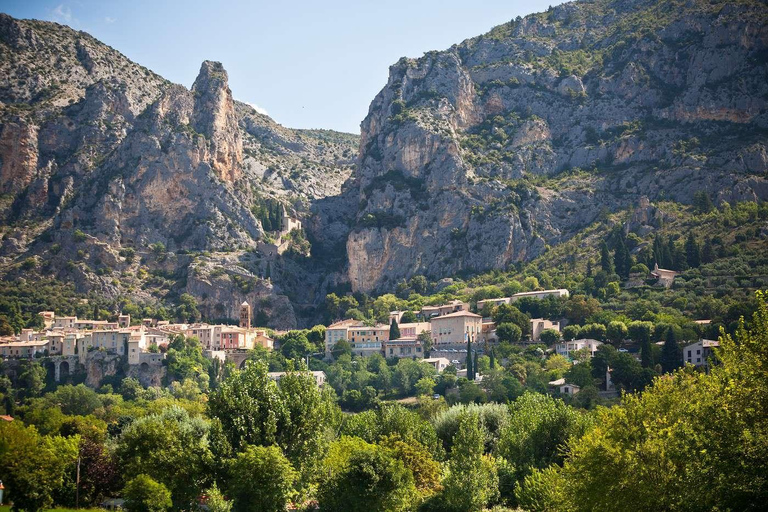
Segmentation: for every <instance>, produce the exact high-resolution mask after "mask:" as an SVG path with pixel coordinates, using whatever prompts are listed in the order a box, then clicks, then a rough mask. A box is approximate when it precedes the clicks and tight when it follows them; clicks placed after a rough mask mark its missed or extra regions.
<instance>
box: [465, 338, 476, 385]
mask: <svg viewBox="0 0 768 512" xmlns="http://www.w3.org/2000/svg"><path fill="white" fill-rule="evenodd" d="M466 364H467V378H468V379H469V380H474V377H473V376H472V372H473V368H472V342H471V341H470V340H469V338H467V362H466Z"/></svg>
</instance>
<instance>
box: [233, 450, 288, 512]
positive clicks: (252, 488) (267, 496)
mask: <svg viewBox="0 0 768 512" xmlns="http://www.w3.org/2000/svg"><path fill="white" fill-rule="evenodd" d="M231 474H232V478H231V480H230V483H229V496H230V497H231V498H232V499H233V500H234V502H235V503H234V509H235V511H236V512H250V511H253V512H256V511H263V512H281V511H283V510H285V508H286V506H287V505H288V501H289V500H290V498H291V496H292V495H293V484H294V482H295V481H296V471H294V469H293V466H292V465H291V463H290V462H289V461H288V459H287V458H286V457H285V455H283V452H282V450H280V448H279V447H277V446H248V447H247V448H246V449H245V451H244V452H243V453H241V454H239V455H238V456H237V459H235V462H234V463H233V464H232V471H231Z"/></svg>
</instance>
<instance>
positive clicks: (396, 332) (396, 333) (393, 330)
mask: <svg viewBox="0 0 768 512" xmlns="http://www.w3.org/2000/svg"><path fill="white" fill-rule="evenodd" d="M389 339H391V340H399V339H400V327H398V325H397V320H395V319H394V318H393V319H392V323H391V324H389Z"/></svg>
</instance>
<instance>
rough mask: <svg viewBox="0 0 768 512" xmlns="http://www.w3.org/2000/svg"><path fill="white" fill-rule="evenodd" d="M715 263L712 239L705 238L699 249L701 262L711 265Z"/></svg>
mask: <svg viewBox="0 0 768 512" xmlns="http://www.w3.org/2000/svg"><path fill="white" fill-rule="evenodd" d="M713 261H715V249H714V247H712V239H711V238H709V237H707V239H706V240H704V247H703V248H702V249H701V262H702V263H712V262H713Z"/></svg>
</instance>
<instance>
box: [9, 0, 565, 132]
mask: <svg viewBox="0 0 768 512" xmlns="http://www.w3.org/2000/svg"><path fill="white" fill-rule="evenodd" d="M557 3H560V2H558V1H554V2H552V1H551V0H549V1H540V0H529V1H525V2H523V1H519V0H506V1H504V0H475V1H467V0H410V1H405V0H376V1H370V0H357V1H354V0H315V1H309V0H307V1H304V0H294V1H280V0H273V1H262V0H256V1H250V2H248V1H228V2H224V1H196V0H151V1H147V0H127V1H116V0H72V1H66V0H51V1H48V0H0V11H2V12H5V13H8V14H10V15H12V16H15V17H17V18H37V19H43V20H50V21H57V22H59V23H62V24H66V25H69V26H71V27H72V28H75V29H78V30H84V31H86V32H88V33H90V34H91V35H93V36H94V37H97V38H98V39H100V40H101V41H103V42H105V43H107V44H109V45H110V46H112V47H113V48H115V49H117V50H119V51H120V52H122V53H123V54H125V55H126V56H128V57H129V58H130V59H132V60H134V61H136V62H138V63H139V64H142V65H144V66H146V67H148V68H150V69H152V70H153V71H155V72H157V73H159V74H160V75H162V76H164V77H165V78H167V79H169V80H171V81H173V82H176V83H181V84H183V85H185V86H187V87H190V86H191V85H192V82H193V81H194V79H195V76H196V75H197V72H198V70H199V69H200V63H201V62H202V61H203V60H206V59H207V60H218V61H221V62H222V63H223V64H224V67H225V69H226V70H227V71H228V73H229V85H230V87H231V89H232V93H233V95H234V97H235V98H236V99H239V100H241V101H246V102H248V103H251V104H254V105H258V107H260V108H261V109H263V110H264V111H266V112H267V113H268V114H269V115H270V116H272V118H274V119H275V120H276V121H277V122H279V123H281V124H283V125H285V126H289V127H293V128H331V129H335V130H342V131H348V132H354V133H358V132H359V127H360V121H362V120H363V118H364V117H365V115H366V114H367V112H368V106H369V104H370V102H371V100H372V99H373V97H374V96H375V95H376V93H378V91H379V90H380V89H381V88H382V87H383V86H384V84H385V83H386V81H387V73H388V69H389V66H390V65H391V64H393V63H395V62H397V60H398V59H399V58H400V57H403V56H406V57H419V56H421V55H423V54H424V52H427V51H430V50H442V49H445V48H448V47H449V46H451V45H452V44H454V43H458V42H460V41H462V40H464V39H466V38H468V37H473V36H475V35H479V34H482V33H484V32H487V31H488V30H489V29H491V28H492V27H494V26H496V25H500V24H501V23H504V22H506V21H509V20H510V19H512V18H515V17H516V16H524V15H526V14H530V13H532V12H539V11H543V10H546V9H547V7H548V6H549V5H550V4H552V5H555V4H557Z"/></svg>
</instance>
